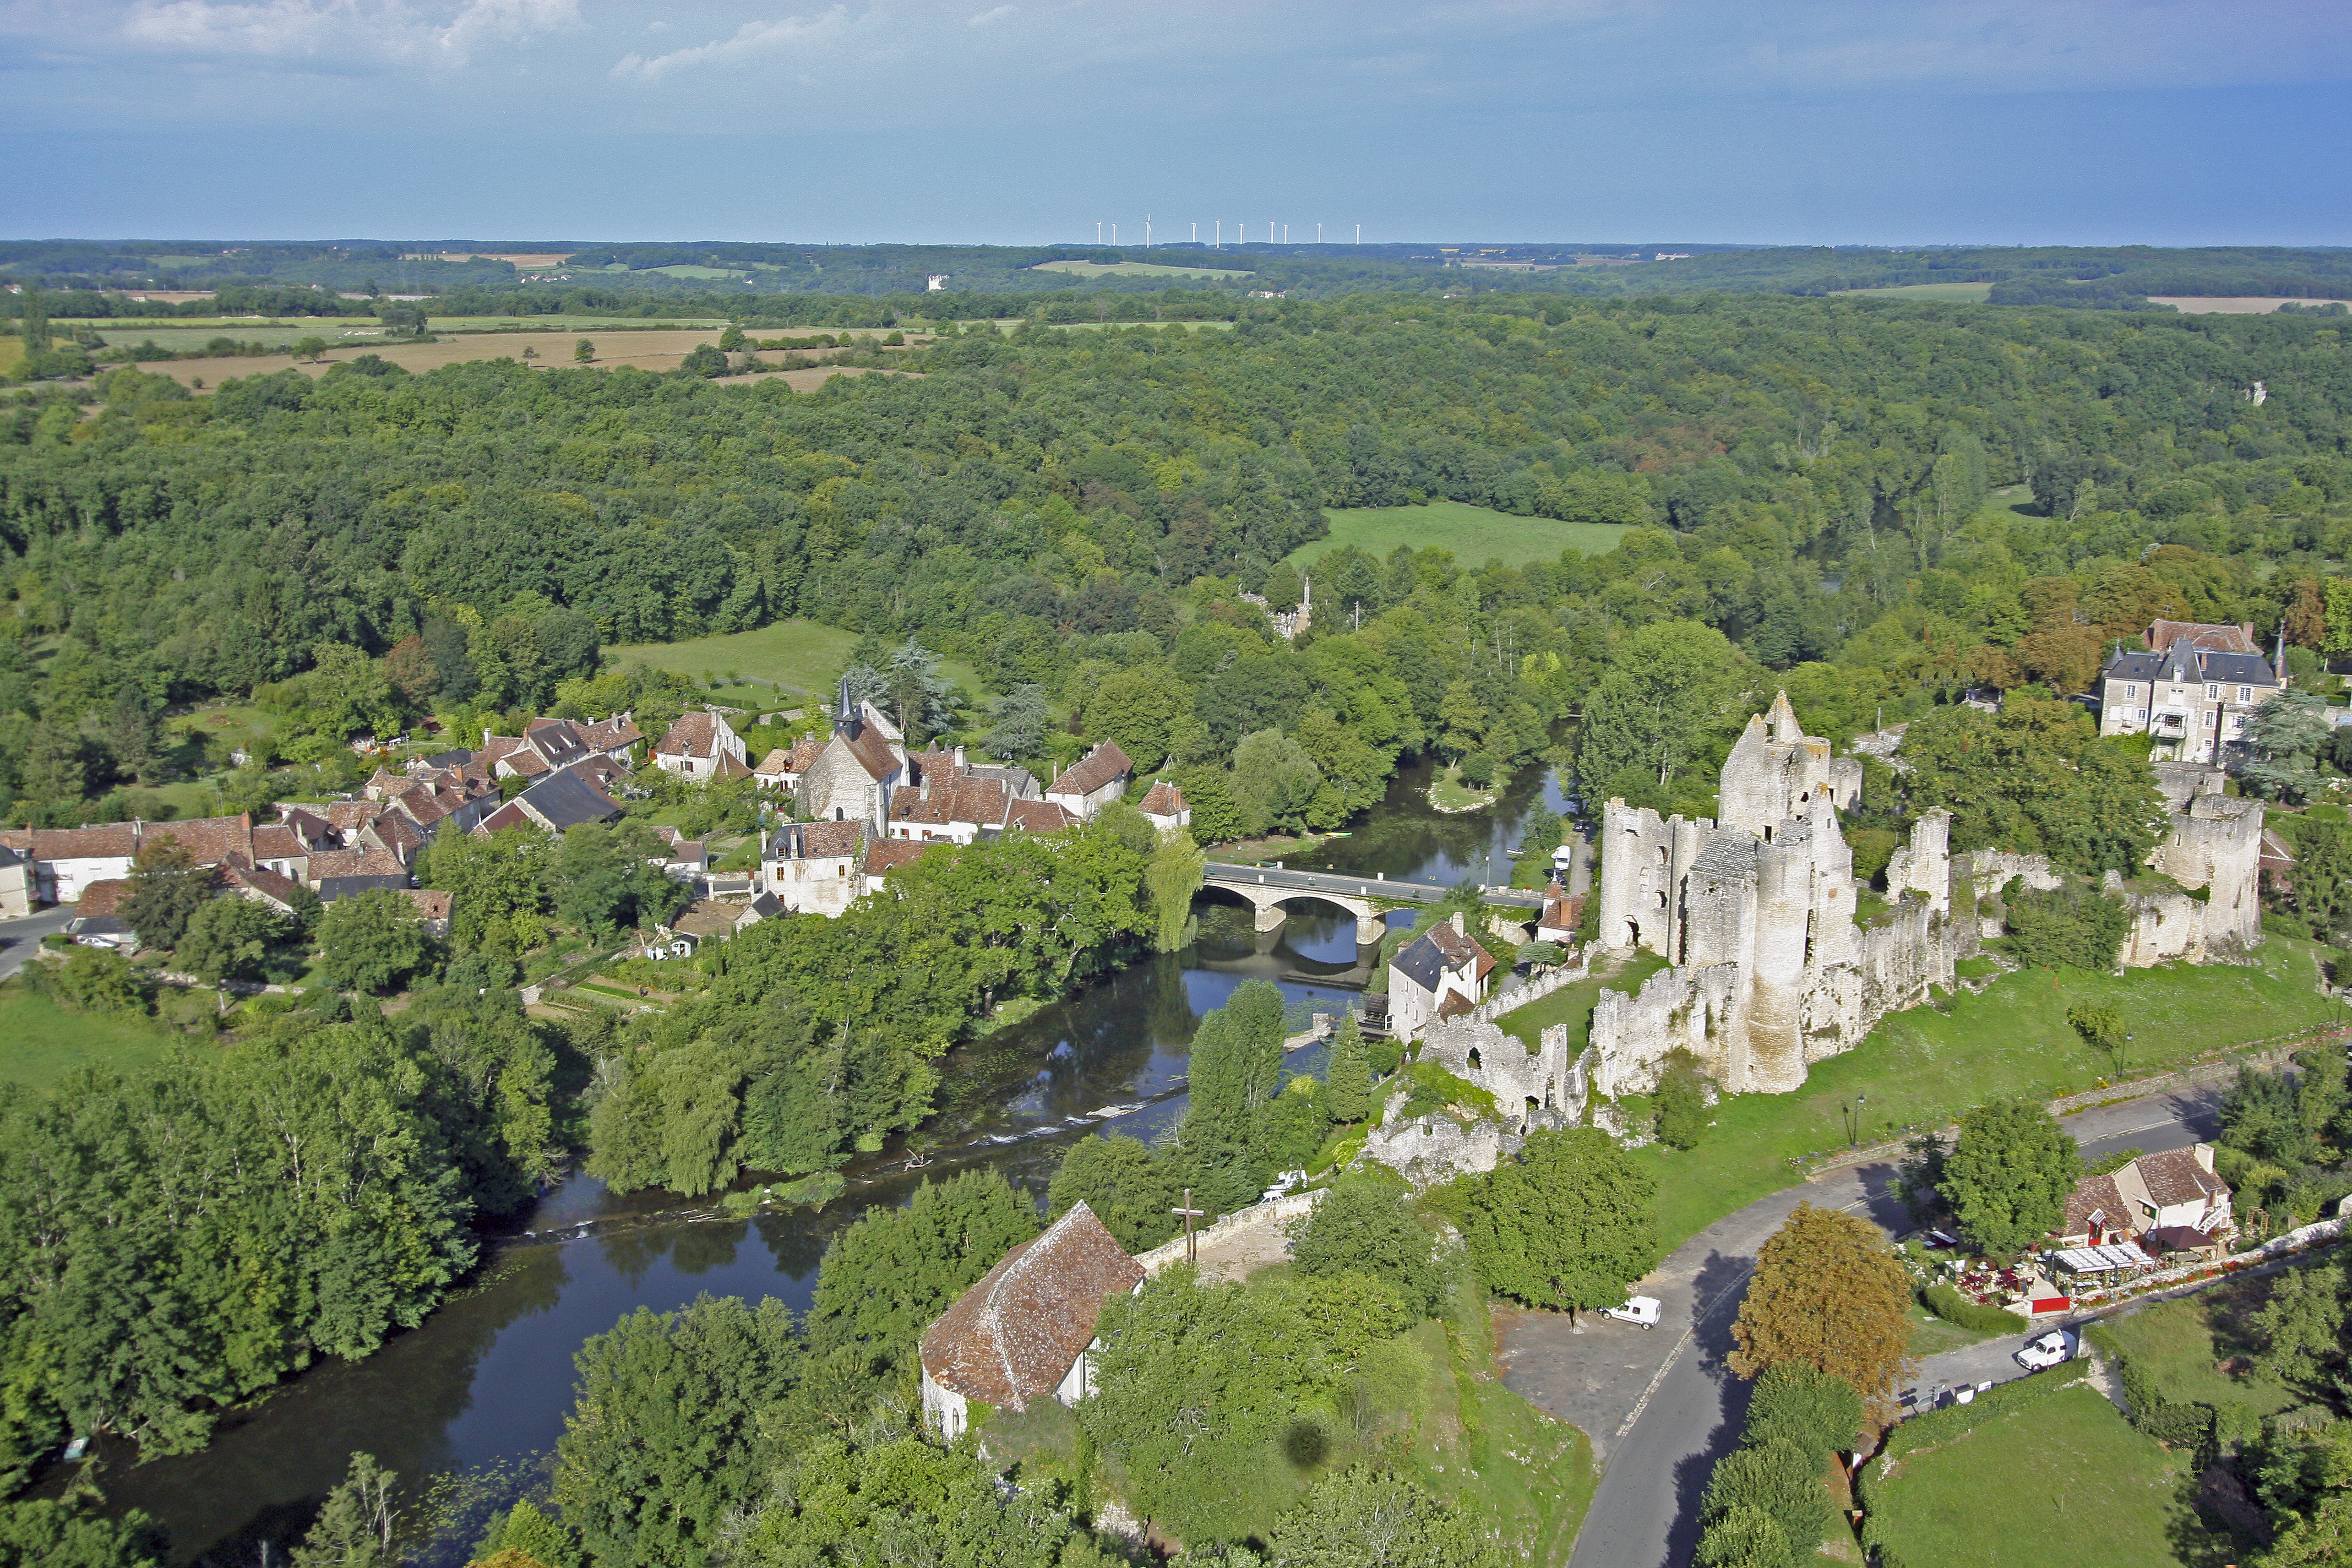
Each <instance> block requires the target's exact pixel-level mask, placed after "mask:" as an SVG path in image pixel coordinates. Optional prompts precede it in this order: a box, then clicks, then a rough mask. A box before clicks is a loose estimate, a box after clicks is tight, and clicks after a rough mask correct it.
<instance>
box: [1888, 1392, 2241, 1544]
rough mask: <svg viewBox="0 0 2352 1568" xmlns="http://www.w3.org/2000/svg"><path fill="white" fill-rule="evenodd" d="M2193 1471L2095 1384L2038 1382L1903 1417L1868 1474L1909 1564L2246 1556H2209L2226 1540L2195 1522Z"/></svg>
mask: <svg viewBox="0 0 2352 1568" xmlns="http://www.w3.org/2000/svg"><path fill="white" fill-rule="evenodd" d="M2042 1375H2044V1376H2047V1377H2055V1376H2058V1375H2060V1374H2059V1373H2044V1374H2042ZM2011 1386H2016V1385H2011ZM2023 1393H2024V1391H2023V1390H2021V1394H2023ZM2194 1466H2195V1457H2194V1455H2193V1454H2192V1453H2191V1452H2189V1450H2188V1449H2185V1448H2184V1449H2172V1450H2168V1449H2166V1448H2165V1447H2164V1446H2163V1445H2162V1444H2160V1443H2158V1442H2157V1441H2156V1439H2155V1438H2153V1437H2149V1436H2146V1435H2144V1434H2142V1433H2140V1432H2137V1431H2135V1430H2133V1429H2132V1427H2131V1426H2130V1424H2129V1423H2128V1422H2126V1420H2125V1419H2124V1417H2123V1413H2122V1412H2120V1411H2118V1410H2117V1409H2116V1407H2115V1406H2114V1405H2111V1404H2109V1403H2108V1402H2107V1399H2106V1397H2105V1395H2104V1394H2100V1393H2099V1392H2098V1391H2096V1390H2095V1389H2093V1388H2091V1387H2089V1386H2087V1385H2077V1386H2074V1387H2071V1388H2066V1387H2061V1388H2057V1389H2054V1390H2052V1391H2050V1392H2047V1393H2043V1392H2042V1390H2040V1389H2034V1390H2032V1394H2027V1395H2026V1396H2024V1397H2012V1398H2008V1399H1998V1400H1987V1401H1984V1402H1983V1403H1981V1404H1979V1405H1961V1406H1958V1407H1955V1408H1953V1409H1951V1410H1948V1411H1944V1412H1941V1413H1939V1414H1937V1415H1930V1416H1927V1417H1924V1418H1922V1419H1920V1420H1918V1421H1914V1422H1906V1423H1905V1424H1904V1425H1903V1426H1897V1427H1896V1428H1895V1431H1894V1433H1893V1435H1892V1436H1890V1437H1889V1438H1888V1439H1887V1445H1886V1447H1885V1451H1884V1453H1882V1454H1881V1456H1880V1457H1879V1458H1877V1459H1876V1460H1875V1461H1874V1462H1873V1464H1872V1466H1871V1470H1870V1473H1869V1479H1868V1481H1867V1482H1866V1492H1865V1496H1867V1498H1868V1499H1869V1502H1870V1530H1871V1535H1872V1538H1873V1539H1874V1541H1875V1542H1878V1543H1879V1544H1880V1545H1881V1546H1882V1547H1883V1548H1884V1550H1885V1552H1886V1554H1887V1559H1888V1561H1890V1562H1898V1561H1899V1562H1900V1563H1902V1564H1903V1568H2043V1565H2044V1564H2047V1563H2066V1564H2069V1565H2070V1568H2158V1565H2159V1564H2164V1563H2180V1564H2183V1565H2188V1564H2198V1565H2200V1568H2201V1565H2202V1564H2205V1563H2221V1562H2224V1561H2242V1559H2239V1558H2235V1557H2227V1556H2223V1555H2213V1553H2217V1552H2223V1551H2225V1550H2226V1549H2227V1548H2228V1547H2229V1546H2230V1545H2231V1542H2230V1539H2229V1537H2228V1536H2226V1535H2221V1534H2216V1533H2214V1532H2211V1531H2209V1530H2208V1529H2207V1528H2206V1527H2205V1526H2204V1525H2203V1524H2202V1523H2201V1522H2200V1521H2199V1519H2198V1517H2197V1514H2196V1511H2195V1509H2194V1508H2193V1506H2192V1505H2191V1503H2190V1501H2189V1496H2190V1491H2191V1488H2192V1487H2193V1485H2194V1480H2193V1469H2194Z"/></svg>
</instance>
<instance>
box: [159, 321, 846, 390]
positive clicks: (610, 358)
mask: <svg viewBox="0 0 2352 1568" xmlns="http://www.w3.org/2000/svg"><path fill="white" fill-rule="evenodd" d="M320 335H321V336H324V334H323V333H321V334H320ZM579 335H584V336H587V337H589V338H591V339H593V341H594V342H595V344H596V358H595V360H594V361H593V367H594V368H596V369H599V370H611V369H614V367H616V366H619V365H625V364H627V365H635V366H636V367H637V368H638V369H640V370H655V371H662V370H676V369H677V367H678V365H679V364H680V363H682V362H683V361H684V360H685V358H686V356H687V354H688V353H689V352H690V351H692V350H693V349H694V348H695V347H696V345H698V344H700V343H715V342H718V341H719V333H718V332H717V331H714V330H712V329H709V328H699V329H693V330H677V329H667V330H665V329H654V330H630V331H620V332H603V333H599V332H598V331H595V330H593V329H591V330H589V331H586V332H585V333H583V334H579ZM572 338H573V334H570V333H558V332H481V333H471V334H467V335H466V336H463V337H459V338H456V339H453V340H451V341H448V342H436V343H416V342H391V343H378V342H369V341H367V340H365V339H360V340H357V341H355V342H350V343H346V344H344V345H342V347H343V348H344V349H345V350H346V351H352V350H357V351H360V352H364V353H378V354H382V355H383V357H384V358H385V359H387V360H390V361H391V362H392V363H394V364H396V365H398V366H400V367H401V368H402V369H404V370H408V371H415V372H419V373H421V372H424V371H428V370H438V369H439V368H440V367H441V366H443V365H445V364H462V363H466V362H467V361H469V360H485V359H511V360H520V359H521V358H522V357H523V350H525V349H529V350H530V351H531V353H533V355H534V356H536V358H535V363H538V364H540V365H541V366H543V367H545V368H548V369H556V368H561V367H567V366H569V365H571V364H572ZM343 357H345V358H349V357H350V353H348V352H347V353H345V354H344V355H343ZM333 363H335V359H334V356H332V355H330V356H329V357H328V358H326V359H323V360H320V361H319V362H318V363H315V364H314V363H299V364H298V363H296V361H295V360H294V358H293V357H292V356H291V355H289V354H261V355H255V356H253V357H250V358H246V357H236V358H228V357H223V358H220V359H183V360H161V361H157V362H155V363H152V364H149V365H148V366H146V367H145V368H147V369H149V370H152V371H157V372H160V373H162V374H164V375H168V376H171V377H172V378H173V379H174V380H175V381H178V382H180V383H181V384H184V385H188V386H194V385H195V384H196V383H198V382H200V381H201V382H202V383H203V384H205V386H207V387H217V386H218V385H219V384H221V383H222V382H224V381H226V380H229V379H230V378H232V377H236V376H247V375H268V374H272V373H273V372H276V371H281V370H285V369H287V368H288V367H289V366H291V367H293V368H295V369H299V370H302V371H306V372H308V373H309V374H312V375H324V374H327V367H328V366H330V365H331V364H333ZM777 374H783V375H786V376H793V375H803V376H806V375H814V376H815V378H816V379H817V380H819V381H821V380H823V379H824V375H825V374H828V373H825V372H822V371H819V372H805V371H791V372H778V373H777ZM812 384H814V383H812ZM794 386H795V388H796V389H799V390H805V388H800V387H799V384H798V383H794Z"/></svg>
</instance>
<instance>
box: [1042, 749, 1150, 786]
mask: <svg viewBox="0 0 2352 1568" xmlns="http://www.w3.org/2000/svg"><path fill="white" fill-rule="evenodd" d="M1134 771H1135V764H1134V763H1130V762H1129V761H1128V760H1127V753H1126V752H1122V751H1120V750H1119V749H1118V742H1117V741H1105V742H1103V743H1102V744H1101V745H1099V746H1097V747H1096V748H1095V749H1094V750H1093V751H1091V752H1087V754H1086V755H1085V756H1083V757H1081V758H1079V759H1078V760H1077V761H1076V762H1075V763H1071V764H1070V766H1069V768H1068V770H1067V771H1066V772H1065V773H1062V775H1061V776H1060V777H1058V778H1056V779H1055V781H1054V782H1053V784H1051V785H1049V786H1048V790H1049V793H1051V794H1054V795H1092V794H1094V792H1095V791H1097V790H1098V789H1100V788H1102V787H1103V786H1104V785H1105V784H1116V783H1118V781H1119V780H1120V779H1123V778H1125V777H1126V776H1127V775H1128V774H1129V773H1133V772H1134Z"/></svg>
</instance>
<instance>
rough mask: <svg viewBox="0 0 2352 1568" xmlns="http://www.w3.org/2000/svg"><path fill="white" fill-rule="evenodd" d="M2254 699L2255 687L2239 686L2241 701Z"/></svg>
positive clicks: (2239, 698)
mask: <svg viewBox="0 0 2352 1568" xmlns="http://www.w3.org/2000/svg"><path fill="white" fill-rule="evenodd" d="M2238 700H2239V701H2241V702H2252V700H2254V689H2253V688H2252V687H2251V686H2241V687H2240V688H2238Z"/></svg>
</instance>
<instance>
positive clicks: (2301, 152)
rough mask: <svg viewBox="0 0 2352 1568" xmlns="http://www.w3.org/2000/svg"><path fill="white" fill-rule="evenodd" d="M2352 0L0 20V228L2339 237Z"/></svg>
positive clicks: (715, 7)
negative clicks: (1277, 229) (2350, 1)
mask: <svg viewBox="0 0 2352 1568" xmlns="http://www.w3.org/2000/svg"><path fill="white" fill-rule="evenodd" d="M2345 23H2346V12H2345V6H2344V0H2232V3H2231V4H2229V5H2220V4H2216V3H2214V0H1908V3H1906V0H1785V3H1780V4H1773V3H1769V0H1748V3H1744V4H1735V3H1731V0H1654V3H1651V4H1630V3H1622V0H1487V3H1479V0H1456V3H1452V4H1427V3H1423V4H1415V3H1411V0H1361V3H1359V4H1354V5H1327V4H1320V3H1316V0H1293V3H1290V4H1277V5H1264V4H1260V5H1234V4H1228V3H1225V0H1184V3H1168V0H1162V3H1158V4H1141V3H1122V0H1017V3H1007V4H998V3H994V0H961V3H959V4H954V5H940V4H930V3H927V0H903V3H893V4H869V3H865V0H842V3H840V4H835V5H824V4H819V3H816V0H673V3H671V4H666V5H645V4H636V3H631V0H238V3H216V0H0V145H5V147H6V149H7V155H6V173H5V184H0V190H5V193H6V194H5V198H0V232H5V234H6V235H7V236H9V237H45V236H62V235H72V236H83V237H179V236H186V237H240V238H242V237H289V238H293V237H303V238H308V237H405V238H426V237H446V238H474V239H482V240H493V239H501V240H525V239H532V238H549V239H555V238H562V239H614V240H619V239H663V238H668V239H713V238H728V239H777V240H814V241H824V240H837V241H864V240H931V241H985V242H1002V243H1042V242H1053V241H1073V240H1086V241H1091V240H1092V238H1093V237H1094V234H1095V225H1096V223H1097V221H1098V220H1101V221H1107V222H1108V221H1115V222H1117V223H1118V225H1119V237H1120V239H1121V240H1123V241H1127V242H1129V243H1132V242H1134V241H1136V240H1138V239H1139V238H1140V237H1141V232H1142V223H1143V220H1144V217H1145V215H1146V214H1147V213H1149V214H1150V215H1151V216H1152V217H1153V219H1154V231H1155V234H1156V235H1157V237H1160V238H1163V239H1166V238H1182V237H1185V236H1186V235H1187V234H1188V233H1189V232H1190V226H1191V225H1192V223H1194V222H1198V223H1200V225H1201V226H1202V227H1201V232H1202V235H1203V237H1206V236H1207V235H1208V233H1209V232H1210V227H1209V226H1210V225H1211V224H1212V223H1213V222H1214V221H1215V220H1218V219H1223V221H1224V223H1225V225H1226V233H1227V234H1228V236H1230V235H1232V233H1233V232H1234V226H1235V225H1237V224H1243V223H1246V224H1247V226H1248V231H1247V232H1248V236H1249V237H1250V238H1252V239H1257V238H1262V237H1265V227H1266V226H1267V225H1268V224H1270V223H1271V224H1283V223H1286V224H1288V225H1289V226H1290V237H1292V238H1293V239H1294V240H1297V239H1300V238H1307V237H1312V235H1313V232H1314V225H1315V224H1317V223H1318V222H1321V223H1323V224H1325V225H1326V226H1327V227H1326V230H1325V233H1326V235H1327V237H1335V238H1336V237H1344V236H1347V235H1349V234H1351V233H1352V232H1353V226H1354V225H1356V224H1358V223H1360V224H1362V225H1363V226H1364V236H1365V237H1366V238H1367V239H1381V240H1422V239H1436V238H1450V239H1486V240H1510V239H1521V240H1585V239H1589V240H1623V241H1629V242H1637V243H1638V242H1643V241H1658V242H1665V241H1675V240H1686V241H1748V242H1765V243H1811V244H1818V243H1832V244H1835V243H1887V244H1934V243H1939V242H1951V243H2002V244H2007V243H2084V244H2116V243H2128V242H2145V243H2150V244H2172V245H2195V244H2221V243H2269V244H2336V245H2341V244H2347V243H2352V182H2347V179H2346V178H2345V174H2344V159H2345V150H2346V149H2347V147H2352V27H2347V26H2346V25H2345Z"/></svg>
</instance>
